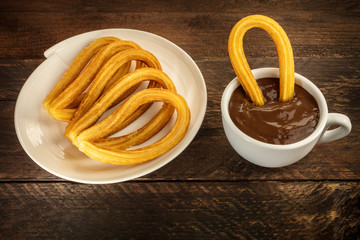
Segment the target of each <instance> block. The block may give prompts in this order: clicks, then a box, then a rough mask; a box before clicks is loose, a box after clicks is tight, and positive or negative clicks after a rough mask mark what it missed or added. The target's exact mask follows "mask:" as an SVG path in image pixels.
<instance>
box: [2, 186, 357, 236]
mask: <svg viewBox="0 0 360 240" xmlns="http://www.w3.org/2000/svg"><path fill="white" fill-rule="evenodd" d="M0 188H1V195H0V203H1V204H0V212H1V216H2V217H1V220H0V223H1V224H0V229H1V230H0V236H1V238H2V239H39V238H44V239H54V238H55V239H173V238H176V239H188V238H189V236H191V238H192V239H206V238H211V239H234V238H236V239H356V238H359V237H360V231H359V229H360V219H359V214H360V209H359V204H360V198H359V196H360V184H359V183H358V182H357V183H355V182H348V183H344V182H324V183H318V182H297V183H296V182H295V183H293V182H283V183H282V182H220V183H212V182H182V183H172V182H160V183H155V182H148V183H141V182H139V183H123V184H113V185H80V184H67V183H47V184H44V183H26V184H22V183H19V184H18V183H13V184H8V183H3V184H0Z"/></svg>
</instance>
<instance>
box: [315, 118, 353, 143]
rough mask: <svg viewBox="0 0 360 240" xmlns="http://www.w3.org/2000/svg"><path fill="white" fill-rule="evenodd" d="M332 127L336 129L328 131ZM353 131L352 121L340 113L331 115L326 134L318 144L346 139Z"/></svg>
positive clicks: (323, 134) (325, 129)
mask: <svg viewBox="0 0 360 240" xmlns="http://www.w3.org/2000/svg"><path fill="white" fill-rule="evenodd" d="M330 127H336V128H334V129H331V130H328V129H329V128H330ZM350 131H351V122H350V119H349V118H348V117H347V116H346V115H344V114H340V113H329V115H328V120H327V122H326V125H325V128H324V132H323V133H322V135H321V137H320V138H319V141H318V142H317V143H326V142H331V141H335V140H338V139H340V138H343V137H345V136H346V135H348V134H349V133H350Z"/></svg>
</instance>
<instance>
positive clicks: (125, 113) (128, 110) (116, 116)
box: [77, 88, 190, 165]
mask: <svg viewBox="0 0 360 240" xmlns="http://www.w3.org/2000/svg"><path fill="white" fill-rule="evenodd" d="M151 102H165V103H169V104H171V105H172V106H173V107H175V109H176V112H177V119H176V122H175V124H174V126H173V128H172V129H171V131H170V132H169V133H168V134H167V135H166V136H165V137H163V138H162V139H161V140H159V141H157V142H156V143H154V144H151V145H149V146H146V147H142V148H138V149H132V150H122V149H116V150H115V149H106V148H101V147H98V146H96V144H94V143H93V142H92V141H91V140H92V136H96V135H95V134H94V133H96V132H99V131H100V130H103V127H104V126H109V125H110V126H113V125H116V124H118V123H121V122H122V121H124V120H126V119H127V118H128V117H130V116H131V114H132V113H133V112H134V111H135V110H136V109H137V108H138V107H139V106H141V105H143V104H147V103H151ZM102 122H104V123H102ZM102 122H100V123H98V124H96V125H94V126H92V127H91V128H89V129H87V130H85V131H84V132H82V133H81V134H80V135H79V136H78V138H77V139H78V144H79V146H78V148H79V150H80V151H82V152H84V153H85V154H86V155H88V156H89V157H91V158H93V159H95V160H98V161H101V162H105V163H112V164H119V165H133V164H140V163H144V162H147V161H150V160H152V159H154V158H156V157H159V156H160V155H162V154H164V153H166V152H167V151H169V150H170V149H171V148H173V147H174V146H176V145H177V144H178V143H179V142H180V141H181V139H182V138H183V137H184V136H185V134H186V131H187V129H188V126H189V123H190V111H189V108H188V106H187V103H186V101H185V99H184V98H183V97H181V96H180V95H179V94H177V93H174V92H172V91H169V90H165V89H157V88H152V89H145V90H142V91H140V92H138V93H136V94H134V95H133V96H131V97H130V98H129V99H128V100H127V101H126V102H125V103H124V104H122V105H121V106H119V108H118V109H117V111H115V112H113V113H112V114H111V115H109V116H108V117H107V118H106V119H105V120H103V121H102ZM105 135H106V134H105ZM96 138H97V136H96Z"/></svg>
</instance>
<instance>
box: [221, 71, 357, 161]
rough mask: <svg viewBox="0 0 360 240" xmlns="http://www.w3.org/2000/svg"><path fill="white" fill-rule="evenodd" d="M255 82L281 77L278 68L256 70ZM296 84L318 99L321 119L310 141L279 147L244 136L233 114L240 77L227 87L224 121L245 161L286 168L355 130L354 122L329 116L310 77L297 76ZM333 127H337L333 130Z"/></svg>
mask: <svg viewBox="0 0 360 240" xmlns="http://www.w3.org/2000/svg"><path fill="white" fill-rule="evenodd" d="M252 73H253V75H254V77H255V79H261V78H279V69H278V68H258V69H254V70H252ZM295 83H296V84H297V85H299V86H301V87H302V88H304V89H305V90H306V91H308V92H309V93H310V94H311V95H312V96H313V97H314V98H315V100H316V102H317V104H318V106H319V111H320V119H319V122H318V124H317V126H316V129H315V130H314V132H313V133H312V134H311V135H310V136H308V137H307V138H305V139H303V140H301V141H299V142H296V143H292V144H286V145H276V144H269V143H264V142H261V141H258V140H256V139H254V138H251V137H249V136H248V135H246V134H245V133H243V132H242V131H241V130H240V129H239V128H238V127H236V125H235V124H234V122H233V121H232V120H231V118H230V115H229V101H230V98H231V95H232V93H233V92H234V90H235V89H236V88H237V87H238V86H240V83H239V81H238V79H237V78H235V79H233V80H232V81H231V82H230V83H229V85H228V86H227V87H226V89H225V91H224V93H223V95H222V98H221V114H222V122H223V127H224V131H225V134H226V137H227V138H228V140H229V142H230V144H231V146H232V147H233V148H234V149H235V151H236V152H237V153H238V154H240V155H241V156H242V157H243V158H245V159H246V160H248V161H249V162H252V163H254V164H256V165H259V166H263V167H283V166H287V165H290V164H293V163H295V162H297V161H299V160H300V159H302V158H303V157H305V156H306V155H307V154H308V153H309V152H310V151H311V149H313V147H314V146H315V144H317V143H325V142H331V141H334V140H337V139H340V138H343V137H345V136H346V135H348V134H349V133H350V131H351V122H350V119H349V118H348V117H347V116H345V115H343V114H339V113H328V108H327V104H326V100H325V98H324V96H323V94H322V93H321V91H320V90H319V89H318V88H317V87H316V86H315V85H314V84H313V83H312V82H311V81H310V80H308V79H307V78H305V77H303V76H301V75H300V74H297V73H295ZM330 127H333V128H332V129H331V130H329V128H330Z"/></svg>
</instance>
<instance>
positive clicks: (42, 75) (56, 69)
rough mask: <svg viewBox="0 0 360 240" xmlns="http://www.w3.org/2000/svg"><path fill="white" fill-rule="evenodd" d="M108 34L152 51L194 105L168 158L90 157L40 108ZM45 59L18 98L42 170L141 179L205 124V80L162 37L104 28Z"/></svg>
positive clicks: (21, 123) (86, 179)
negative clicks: (128, 161)
mask: <svg viewBox="0 0 360 240" xmlns="http://www.w3.org/2000/svg"><path fill="white" fill-rule="evenodd" d="M104 36H114V37H119V38H121V39H123V40H130V41H134V42H136V43H137V44H139V45H140V46H141V47H142V48H143V49H145V50H148V51H150V52H152V53H153V54H154V55H155V56H156V57H157V58H158V59H159V61H160V63H161V65H162V67H163V71H164V72H165V73H166V74H168V75H169V76H170V78H171V79H172V80H173V82H174V83H175V86H176V88H177V90H178V92H179V94H181V95H182V96H183V97H184V98H185V99H186V101H187V103H188V105H189V107H190V111H191V122H190V126H189V129H188V132H187V134H186V135H185V137H184V139H183V140H182V141H181V142H180V143H179V144H178V145H177V146H176V147H175V148H173V149H172V150H170V151H169V152H167V153H166V154H164V155H162V156H161V157H158V158H156V159H154V160H152V161H149V162H147V163H143V164H140V165H135V166H118V165H112V164H106V163H101V162H98V161H95V160H92V159H90V158H88V157H87V156H86V155H84V154H83V153H81V152H80V151H79V150H78V149H77V148H76V147H75V146H73V145H72V144H71V143H70V142H69V141H68V140H67V138H66V137H64V130H65V126H66V124H65V123H63V122H59V121H56V120H54V119H52V118H51V117H50V116H49V114H48V113H47V112H46V111H45V110H43V108H42V107H41V104H42V101H43V100H44V98H45V96H46V95H47V94H48V93H49V91H50V90H51V89H52V88H53V86H54V85H55V84H56V83H57V81H58V80H59V79H60V77H61V76H62V74H63V73H64V72H65V70H66V69H67V67H68V66H69V65H70V64H71V62H72V61H73V59H74V58H75V56H76V55H77V54H78V53H79V52H80V51H81V49H82V48H84V47H85V46H86V45H88V44H89V43H91V42H92V41H94V40H95V39H97V38H100V37H104ZM44 55H45V57H46V58H47V59H46V60H45V61H44V62H43V63H41V64H40V65H39V66H38V68H36V70H35V71H34V72H33V73H32V74H31V75H30V77H29V78H28V79H27V81H26V82H25V84H24V86H23V87H22V89H21V91H20V94H19V96H18V99H17V102H16V106H15V128H16V134H17V136H18V138H19V141H20V143H21V145H22V147H23V148H24V150H25V151H26V153H27V154H28V155H29V156H30V157H31V158H32V159H33V160H34V161H35V162H36V163H37V164H38V165H39V166H41V167H42V168H44V169H45V170H47V171H48V172H50V173H52V174H54V175H56V176H58V177H61V178H64V179H67V180H70V181H75V182H81V183H94V184H103V183H115V182H122V181H127V180H130V179H134V178H137V177H140V176H143V175H145V174H148V173H150V172H153V171H155V170H157V169H159V168H160V167H162V166H164V165H165V164H167V163H169V162H170V161H171V160H173V159H174V158H175V157H176V156H178V155H179V154H180V153H181V152H182V151H183V150H184V149H185V148H186V147H187V146H188V145H189V144H190V142H191V141H192V140H193V138H194V137H195V135H196V133H197V132H198V130H199V128H200V126H201V124H202V121H203V119H204V116H205V110H206V104H207V94H206V86H205V81H204V78H203V76H202V74H201V72H200V70H199V68H198V67H197V65H196V63H195V62H194V61H193V60H192V59H191V57H190V56H189V55H188V54H187V53H186V52H184V51H183V50H182V49H181V48H179V47H178V46H176V45H175V44H173V43H172V42H170V41H168V40H166V39H164V38H162V37H159V36H157V35H154V34H151V33H147V32H143V31H137V30H129V29H105V30H99V31H93V32H88V33H84V34H80V35H77V36H74V37H71V38H69V39H66V40H64V41H62V42H60V43H58V44H56V45H54V46H53V47H51V48H50V49H48V50H47V51H46V52H45V53H44ZM146 117H147V116H144V118H146ZM134 124H135V125H131V126H129V128H130V130H131V128H133V127H136V123H134ZM160 135H161V133H160ZM154 138H159V136H155V137H154ZM155 140H156V139H155ZM155 140H154V139H152V140H151V141H155Z"/></svg>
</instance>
